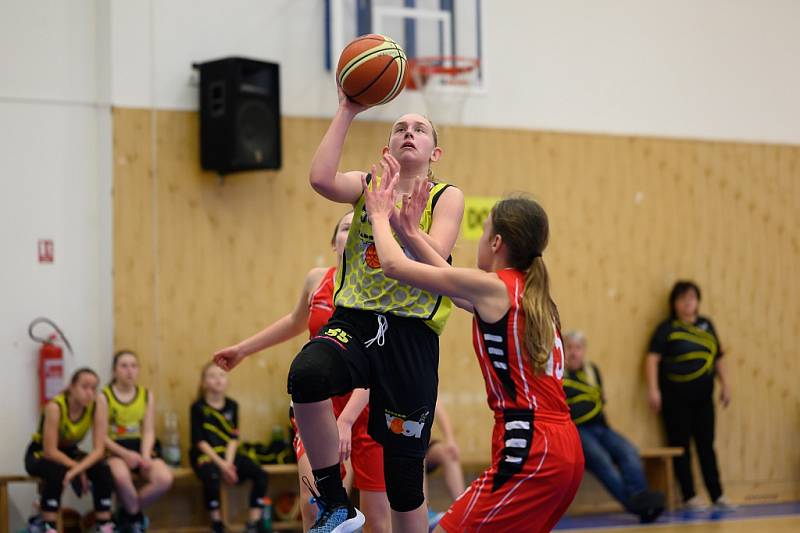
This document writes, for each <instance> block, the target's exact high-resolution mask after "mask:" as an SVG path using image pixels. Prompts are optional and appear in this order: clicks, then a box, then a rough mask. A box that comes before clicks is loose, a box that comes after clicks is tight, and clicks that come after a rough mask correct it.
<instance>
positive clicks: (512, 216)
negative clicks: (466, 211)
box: [491, 197, 561, 373]
mask: <svg viewBox="0 0 800 533" xmlns="http://www.w3.org/2000/svg"><path fill="white" fill-rule="evenodd" d="M491 217H492V218H491V220H492V230H493V231H494V233H495V234H497V235H500V236H501V237H502V238H503V243H504V244H505V246H506V249H507V250H508V257H507V259H508V261H509V264H510V266H512V267H513V268H515V269H517V270H521V271H523V272H525V288H524V290H523V294H522V308H523V310H524V311H525V338H524V344H525V348H526V349H527V351H528V354H529V355H530V358H531V361H532V363H533V368H534V370H535V371H536V372H537V373H541V372H542V371H544V369H545V367H546V365H547V361H548V360H549V358H550V353H551V352H552V350H553V346H554V345H555V336H556V333H555V330H556V328H560V327H561V324H560V320H559V316H558V308H557V307H556V304H555V302H554V301H553V299H552V298H551V297H550V276H549V275H548V273H547V267H546V266H545V264H544V259H542V252H543V251H544V249H545V248H546V247H547V242H548V239H549V234H550V227H549V222H548V220H547V213H545V211H544V209H543V208H542V206H540V205H539V204H538V203H537V202H535V201H533V200H530V199H528V198H523V197H513V198H506V199H505V200H501V201H499V202H497V203H496V204H495V206H494V207H493V208H492V213H491Z"/></svg>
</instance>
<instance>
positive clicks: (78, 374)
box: [63, 366, 100, 396]
mask: <svg viewBox="0 0 800 533" xmlns="http://www.w3.org/2000/svg"><path fill="white" fill-rule="evenodd" d="M84 374H91V375H93V376H94V377H95V378H96V379H97V381H98V382H99V381H100V376H98V375H97V372H95V371H94V370H92V369H91V368H89V367H88V366H84V367H81V368H79V369H78V370H76V371H75V372H73V373H72V377H71V378H69V385H68V386H67V387H66V388H65V389H64V390H63V393H64V396H68V395H69V388H70V387H72V386H73V385H75V384H76V383H77V382H78V380H79V379H81V376H82V375H84Z"/></svg>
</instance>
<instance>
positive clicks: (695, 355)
mask: <svg viewBox="0 0 800 533" xmlns="http://www.w3.org/2000/svg"><path fill="white" fill-rule="evenodd" d="M650 352H652V353H657V354H659V355H660V356H661V361H660V363H659V381H660V383H661V384H662V385H664V384H667V383H670V384H674V385H678V384H682V383H690V382H691V383H696V384H699V383H701V382H710V381H712V380H713V378H714V362H715V361H716V359H717V357H721V356H722V349H721V348H720V343H719V338H718V337H717V332H716V330H715V329H714V325H713V324H712V323H711V320H709V319H708V318H705V317H702V316H700V317H698V318H697V320H695V322H694V324H688V323H686V322H682V321H680V320H677V319H669V320H665V321H664V322H662V323H661V324H660V325H659V326H658V328H656V331H655V333H654V334H653V338H652V339H651V341H650Z"/></svg>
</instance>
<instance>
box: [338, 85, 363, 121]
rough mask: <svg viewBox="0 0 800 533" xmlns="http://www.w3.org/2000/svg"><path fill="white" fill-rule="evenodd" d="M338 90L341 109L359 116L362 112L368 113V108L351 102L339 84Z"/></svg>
mask: <svg viewBox="0 0 800 533" xmlns="http://www.w3.org/2000/svg"><path fill="white" fill-rule="evenodd" d="M336 90H337V91H338V93H339V107H340V108H342V109H344V110H345V111H348V112H350V113H352V114H353V115H357V114H359V113H361V112H362V111H366V110H367V109H368V108H367V106H364V105H361V104H359V103H357V102H355V101H353V100H351V99H350V98H349V97H348V96H347V95H346V94H344V91H343V90H342V88H341V87H339V84H338V83H337V84H336Z"/></svg>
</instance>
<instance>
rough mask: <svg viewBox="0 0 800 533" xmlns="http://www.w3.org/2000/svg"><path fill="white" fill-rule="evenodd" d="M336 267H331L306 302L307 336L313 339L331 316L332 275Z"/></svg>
mask: <svg viewBox="0 0 800 533" xmlns="http://www.w3.org/2000/svg"><path fill="white" fill-rule="evenodd" d="M335 273H336V267H331V268H329V269H328V271H327V272H325V274H324V275H323V276H322V279H321V280H320V282H319V285H317V288H316V289H314V292H312V293H311V298H310V299H309V302H308V336H309V337H313V336H314V335H316V334H317V332H318V331H319V330H320V328H322V326H324V325H325V324H327V323H328V320H330V318H331V316H332V315H333V275H334V274H335Z"/></svg>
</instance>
